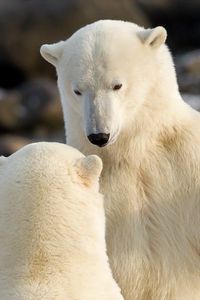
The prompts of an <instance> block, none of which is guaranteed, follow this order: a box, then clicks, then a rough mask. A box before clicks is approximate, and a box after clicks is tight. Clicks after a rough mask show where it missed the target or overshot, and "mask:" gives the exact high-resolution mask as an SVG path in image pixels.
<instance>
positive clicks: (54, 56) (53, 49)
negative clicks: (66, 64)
mask: <svg viewBox="0 0 200 300" xmlns="http://www.w3.org/2000/svg"><path fill="white" fill-rule="evenodd" d="M64 43H65V42H64V41H61V42H59V43H56V44H45V45H42V46H41V48H40V54H41V55H42V57H43V58H44V59H45V60H47V61H48V62H49V63H50V64H52V65H54V66H56V65H57V62H58V59H59V58H60V56H61V55H62V51H63V47H64Z"/></svg>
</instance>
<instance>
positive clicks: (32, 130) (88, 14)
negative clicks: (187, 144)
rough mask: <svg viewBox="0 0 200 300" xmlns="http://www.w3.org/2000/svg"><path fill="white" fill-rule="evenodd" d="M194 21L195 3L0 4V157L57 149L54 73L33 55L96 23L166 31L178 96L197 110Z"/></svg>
mask: <svg viewBox="0 0 200 300" xmlns="http://www.w3.org/2000/svg"><path fill="white" fill-rule="evenodd" d="M199 16H200V0H190V1H188V0H151V1H149V0H84V1H83V0H0V155H6V156H7V155H10V154H11V153H13V152H14V151H16V150H17V149H19V148H20V147H22V146H23V145H25V144H27V143H30V142H33V141H40V140H46V141H60V142H64V125H63V118H62V111H61V106H60V101H59V95H58V91H57V87H56V77H55V71H54V68H53V67H52V66H50V65H49V64H48V63H47V62H45V61H44V60H43V59H42V58H41V57H40V54H39V48H40V46H41V45H42V44H43V43H51V42H55V41H58V40H61V39H66V38H67V37H69V36H70V35H71V34H72V33H73V32H74V31H75V30H77V29H78V28H80V27H81V26H83V25H85V24H87V23H91V22H94V21H96V20H98V19H108V18H110V19H123V20H128V21H133V22H136V23H138V24H139V25H142V26H145V27H153V26H157V25H163V26H165V27H166V29H167V31H168V41H167V43H168V45H169V47H170V49H171V51H172V53H173V55H174V58H175V64H176V69H177V74H178V81H179V85H180V91H181V93H182V94H183V97H184V99H185V101H187V102H188V103H190V104H191V105H192V106H193V107H194V108H196V109H197V110H200V17H199Z"/></svg>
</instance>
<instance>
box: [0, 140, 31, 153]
mask: <svg viewBox="0 0 200 300" xmlns="http://www.w3.org/2000/svg"><path fill="white" fill-rule="evenodd" d="M30 142H31V140H29V139H27V138H25V137H21V136H15V135H4V136H1V137H0V156H1V155H4V156H9V155H11V154H12V153H14V152H15V151H17V150H19V149H20V148H22V147H23V146H25V145H26V144H29V143H30Z"/></svg>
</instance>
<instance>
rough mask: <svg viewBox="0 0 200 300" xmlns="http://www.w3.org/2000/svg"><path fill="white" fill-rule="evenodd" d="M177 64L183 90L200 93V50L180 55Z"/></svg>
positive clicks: (179, 80)
mask: <svg viewBox="0 0 200 300" xmlns="http://www.w3.org/2000/svg"><path fill="white" fill-rule="evenodd" d="M175 64H176V70H177V75H178V83H179V86H180V90H181V92H183V93H189V94H200V50H195V51H190V52H187V53H186V54H182V55H178V56H177V57H175Z"/></svg>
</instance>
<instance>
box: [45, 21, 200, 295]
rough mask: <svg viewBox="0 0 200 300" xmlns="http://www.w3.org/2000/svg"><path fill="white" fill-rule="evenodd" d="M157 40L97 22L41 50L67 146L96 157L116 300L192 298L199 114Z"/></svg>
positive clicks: (199, 265)
mask: <svg viewBox="0 0 200 300" xmlns="http://www.w3.org/2000/svg"><path fill="white" fill-rule="evenodd" d="M166 36H167V33H166V30H165V29H164V28H163V27H161V26H159V27H156V28H153V29H144V28H142V27H139V26H137V25H136V24H133V23H129V22H123V21H114V20H102V21H98V22H96V23H93V24H90V25H88V26H86V27H84V28H82V29H80V30H79V31H77V32H76V33H75V34H74V35H72V36H71V37H70V38H69V39H68V40H66V41H61V42H58V43H56V44H52V45H48V44H46V45H43V46H42V47H41V54H42V56H43V57H44V58H45V59H46V60H47V61H49V62H50V63H51V64H53V65H54V66H55V67H56V70H57V74H58V87H59V90H60V94H61V101H62V107H63V112H64V119H65V127H66V134H67V143H68V144H70V145H72V146H74V147H76V148H78V149H79V150H80V151H82V152H83V153H84V154H85V155H86V154H87V155H88V154H98V155H99V156H100V157H101V158H102V160H103V165H104V168H103V173H102V176H101V181H100V189H101V192H103V194H104V195H105V209H106V218H107V220H106V221H107V227H106V242H107V247H108V256H109V260H110V264H111V268H112V271H113V274H114V277H115V279H116V281H117V282H118V284H119V286H120V287H121V289H122V294H123V296H124V298H125V299H126V300H197V299H200V116H199V113H198V112H196V111H194V110H193V109H192V108H190V107H189V106H188V105H187V104H186V103H184V102H183V100H182V98H181V96H180V93H179V90H178V86H177V80H176V74H175V70H174V65H173V61H172V57H171V55H170V52H169V50H168V48H167V46H166V45H165V40H166Z"/></svg>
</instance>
